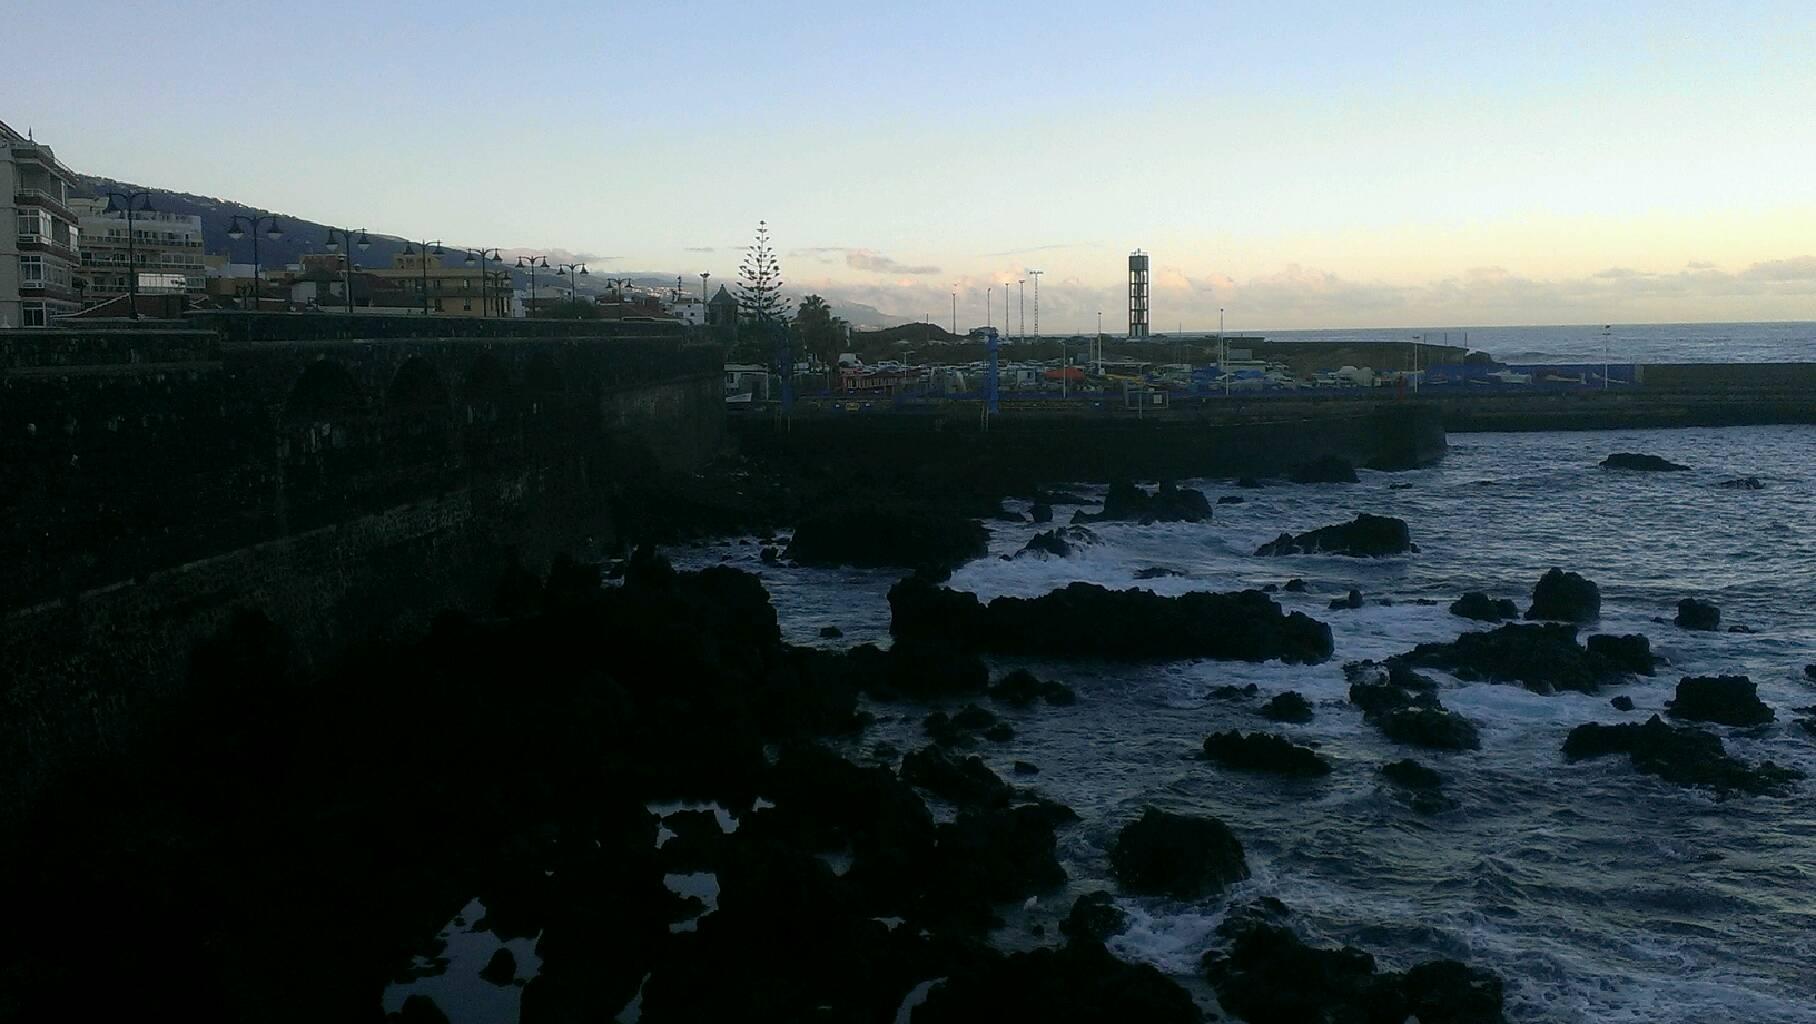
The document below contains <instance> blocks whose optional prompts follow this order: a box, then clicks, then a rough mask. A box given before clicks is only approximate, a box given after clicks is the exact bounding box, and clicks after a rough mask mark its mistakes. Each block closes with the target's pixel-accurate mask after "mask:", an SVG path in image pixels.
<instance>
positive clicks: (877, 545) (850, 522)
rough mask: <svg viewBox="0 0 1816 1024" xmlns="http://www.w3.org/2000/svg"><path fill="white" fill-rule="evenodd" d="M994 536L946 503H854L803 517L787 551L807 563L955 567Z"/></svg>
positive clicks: (980, 554) (976, 554)
mask: <svg viewBox="0 0 1816 1024" xmlns="http://www.w3.org/2000/svg"><path fill="white" fill-rule="evenodd" d="M989 537H990V535H989V533H988V532H987V531H985V529H984V528H983V527H982V526H980V525H978V524H977V523H976V522H973V521H972V520H970V519H967V518H965V517H964V516H961V515H958V514H957V513H954V512H949V511H945V510H942V509H937V508H932V507H928V508H914V507H909V506H902V505H885V504H868V503H851V504H845V505H837V506H832V507H829V508H825V509H821V510H819V511H817V512H815V513H813V514H811V515H809V516H807V517H806V518H804V519H802V520H801V522H800V524H799V525H798V526H796V527H795V532H794V539H792V540H791V541H789V543H788V557H789V558H791V559H793V560H794V561H796V562H798V563H800V564H802V565H851V566H857V567H860V568H883V567H889V566H899V567H902V568H907V569H917V568H921V567H923V566H925V567H938V568H951V567H953V566H956V565H960V564H962V563H964V562H968V561H970V560H971V559H974V558H982V557H983V556H984V554H985V553H986V551H987V550H988V547H989Z"/></svg>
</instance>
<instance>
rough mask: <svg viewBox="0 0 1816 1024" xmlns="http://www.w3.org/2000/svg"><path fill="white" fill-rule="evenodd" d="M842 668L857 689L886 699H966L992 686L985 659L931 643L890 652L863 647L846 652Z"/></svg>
mask: <svg viewBox="0 0 1816 1024" xmlns="http://www.w3.org/2000/svg"><path fill="white" fill-rule="evenodd" d="M839 667H841V668H843V669H844V670H845V672H846V673H847V674H848V675H849V676H850V678H851V680H852V685H853V686H855V687H857V688H860V689H864V690H867V691H869V692H870V693H871V694H873V695H875V696H878V697H884V698H888V697H908V698H912V699H918V700H927V699H932V698H938V697H953V696H964V695H969V694H974V693H980V692H982V691H983V690H984V688H985V687H987V686H989V685H990V670H989V668H988V667H986V666H985V665H984V662H983V659H981V658H979V657H977V656H976V655H975V654H971V653H968V652H965V651H955V650H952V649H951V648H950V647H947V646H946V645H943V644H939V643H937V642H931V641H918V640H909V641H906V642H904V641H897V642H896V644H895V645H894V646H893V647H891V648H889V650H887V651H883V650H879V649H878V648H877V647H876V646H875V645H874V644H860V645H859V646H857V647H853V648H851V649H850V650H848V651H845V652H844V654H843V659H842V662H840V664H839Z"/></svg>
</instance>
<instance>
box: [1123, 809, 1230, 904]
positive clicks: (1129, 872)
mask: <svg viewBox="0 0 1816 1024" xmlns="http://www.w3.org/2000/svg"><path fill="white" fill-rule="evenodd" d="M1110 869H1111V871H1112V872H1113V873H1114V874H1115V875H1116V881H1117V882H1118V883H1120V884H1121V885H1122V887H1123V888H1124V889H1127V890H1128V891H1129V892H1133V893H1139V894H1142V895H1147V896H1172V897H1175V898H1177V899H1186V900H1189V899H1197V898H1198V897H1200V896H1204V895H1206V894H1211V893H1218V892H1222V891H1223V889H1224V887H1226V886H1229V885H1232V884H1234V883H1236V882H1240V881H1242V880H1243V879H1245V878H1247V877H1248V874H1249V872H1248V862H1247V860H1246V859H1245V858H1244V857H1243V855H1242V844H1241V843H1239V842H1237V840H1236V836H1235V833H1233V832H1231V831H1230V830H1229V827H1228V826H1226V825H1224V823H1223V822H1221V821H1218V820H1217V819H1216V818H1212V817H1199V816H1193V815H1185V814H1172V813H1169V812H1167V811H1162V810H1160V809H1159V808H1156V807H1146V808H1143V809H1142V812H1141V817H1140V818H1139V819H1137V820H1135V821H1133V822H1130V823H1129V824H1127V825H1124V826H1123V827H1122V831H1120V832H1118V833H1117V835H1116V844H1115V845H1114V846H1112V847H1111V848H1110Z"/></svg>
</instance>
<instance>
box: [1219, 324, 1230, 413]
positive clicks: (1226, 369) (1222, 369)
mask: <svg viewBox="0 0 1816 1024" xmlns="http://www.w3.org/2000/svg"><path fill="white" fill-rule="evenodd" d="M1228 346H1229V342H1227V341H1225V340H1224V337H1223V307H1222V306H1218V307H1217V370H1218V372H1219V373H1221V374H1222V375H1223V397H1225V398H1228V397H1230V353H1229V347H1228Z"/></svg>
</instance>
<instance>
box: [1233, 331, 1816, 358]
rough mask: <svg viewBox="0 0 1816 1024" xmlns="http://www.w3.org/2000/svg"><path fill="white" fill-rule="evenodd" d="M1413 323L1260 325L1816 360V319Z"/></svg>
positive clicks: (1662, 354)
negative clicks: (1337, 327)
mask: <svg viewBox="0 0 1816 1024" xmlns="http://www.w3.org/2000/svg"><path fill="white" fill-rule="evenodd" d="M1602 332H1603V325H1601V324H1579V325H1574V326H1557V327H1406V328H1355V329H1344V330H1325V331H1261V332H1254V333H1257V334H1260V335H1262V336H1263V337H1266V338H1267V339H1268V340H1269V341H1351V342H1382V341H1410V340H1412V339H1413V338H1414V337H1423V339H1424V340H1425V341H1428V342H1431V343H1434V344H1445V345H1464V344H1467V345H1468V346H1469V347H1470V348H1472V349H1480V350H1482V351H1485V352H1488V353H1490V354H1492V355H1493V356H1494V357H1495V358H1496V359H1499V360H1500V361H1501V362H1504V363H1599V362H1602V361H1603V359H1604V357H1606V358H1607V360H1608V361H1610V362H1615V363H1808V362H1816V322H1780V323H1739V324H1611V325H1608V328H1607V336H1606V338H1605V339H1604V336H1603V333H1602Z"/></svg>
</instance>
